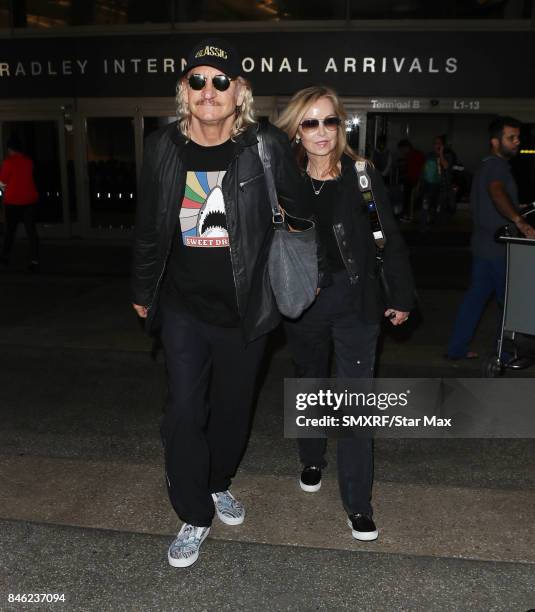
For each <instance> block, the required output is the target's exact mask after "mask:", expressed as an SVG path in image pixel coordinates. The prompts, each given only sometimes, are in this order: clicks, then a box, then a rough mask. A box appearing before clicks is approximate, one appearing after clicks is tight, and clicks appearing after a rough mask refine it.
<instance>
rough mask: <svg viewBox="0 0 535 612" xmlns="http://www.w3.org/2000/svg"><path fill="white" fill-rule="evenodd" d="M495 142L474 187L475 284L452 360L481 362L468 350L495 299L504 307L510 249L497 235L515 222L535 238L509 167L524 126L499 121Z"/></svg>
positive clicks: (493, 127) (494, 125)
mask: <svg viewBox="0 0 535 612" xmlns="http://www.w3.org/2000/svg"><path fill="white" fill-rule="evenodd" d="M489 136H490V155H489V156H487V157H485V158H484V159H483V161H482V162H481V164H480V166H479V168H478V169H477V171H476V174H475V176H474V180H473V183H472V191H471V195H470V200H471V204H472V217H473V225H474V231H473V234H472V280H471V283H470V287H469V289H468V291H467V292H466V294H465V296H464V299H463V301H462V303H461V305H460V307H459V311H458V313H457V319H456V321H455V325H454V328H453V333H452V335H451V337H450V341H449V344H448V354H447V356H448V357H449V358H450V359H463V358H466V359H476V358H477V357H478V354H477V353H475V352H473V351H470V350H468V344H469V342H470V341H471V340H472V337H473V335H474V332H475V329H476V326H477V324H478V322H479V319H480V318H481V314H482V312H483V309H484V307H485V305H486V303H487V301H488V299H489V298H490V297H491V295H492V294H495V295H496V299H497V301H498V303H499V305H500V306H503V301H504V295H505V246H504V245H503V244H500V243H497V242H496V241H495V239H494V235H495V233H496V230H498V229H499V228H500V227H501V226H502V225H504V224H505V223H508V222H512V223H514V224H515V225H516V227H517V228H518V230H519V231H520V233H521V234H523V235H524V236H526V237H528V238H535V230H534V229H533V228H532V227H531V226H530V225H529V224H528V223H527V222H526V221H524V219H523V218H522V217H521V216H520V215H519V213H518V211H517V207H518V190H517V186H516V183H515V180H514V178H513V175H512V174H511V169H510V167H509V160H510V159H512V158H513V157H514V156H515V155H516V154H517V153H518V149H519V146H520V122H519V121H517V120H516V119H513V118H512V117H497V118H496V119H494V120H493V121H492V122H491V124H490V126H489Z"/></svg>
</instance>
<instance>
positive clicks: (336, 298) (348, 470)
mask: <svg viewBox="0 0 535 612" xmlns="http://www.w3.org/2000/svg"><path fill="white" fill-rule="evenodd" d="M333 276H334V283H333V285H331V286H330V287H327V288H325V289H322V290H321V292H320V294H319V296H318V298H317V299H316V301H315V303H314V304H313V305H312V306H311V308H309V309H308V310H307V311H306V312H305V313H304V315H303V316H302V317H301V318H300V319H298V320H297V321H288V322H286V323H285V330H286V337H287V340H288V344H289V348H290V352H291V354H292V358H293V360H294V362H295V369H296V376H297V377H298V378H328V377H329V376H330V371H329V362H330V353H331V348H332V345H334V356H335V360H336V373H337V376H338V378H373V373H374V366H375V351H376V346H377V337H378V334H379V324H378V323H371V324H370V323H363V322H362V321H361V320H360V319H359V317H358V315H357V313H356V312H355V307H354V305H353V303H352V299H351V290H350V284H349V278H348V275H347V273H346V271H345V270H343V271H340V272H337V273H335V274H334V275H333ZM298 444H299V456H300V459H301V462H302V463H303V464H304V465H305V466H307V465H315V466H318V467H321V468H323V467H325V466H326V465H327V462H326V461H325V450H326V447H327V440H326V439H325V438H301V439H299V440H298ZM337 444H338V447H337V464H338V484H339V487H340V495H341V497H342V503H343V505H344V508H345V510H346V512H347V513H348V514H354V513H361V514H370V515H371V514H372V506H371V503H370V500H371V491H372V484H373V441H372V439H371V438H361V437H347V438H340V439H339V440H338V441H337Z"/></svg>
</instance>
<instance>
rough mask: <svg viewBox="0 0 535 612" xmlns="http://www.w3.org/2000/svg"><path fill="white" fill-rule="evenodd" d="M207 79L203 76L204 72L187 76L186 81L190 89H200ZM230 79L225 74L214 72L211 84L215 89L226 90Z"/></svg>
mask: <svg viewBox="0 0 535 612" xmlns="http://www.w3.org/2000/svg"><path fill="white" fill-rule="evenodd" d="M207 80H208V79H207V78H206V77H205V76H204V74H192V75H191V76H190V77H189V78H188V83H189V86H190V87H191V89H194V90H195V91H201V89H203V88H204V86H205V85H206V81H207ZM231 81H232V79H230V78H229V77H228V76H227V75H226V74H216V75H215V76H214V77H212V85H213V86H214V87H215V89H217V91H226V90H227V89H228V88H229V87H230V82H231Z"/></svg>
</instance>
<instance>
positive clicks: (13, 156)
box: [0, 134, 39, 272]
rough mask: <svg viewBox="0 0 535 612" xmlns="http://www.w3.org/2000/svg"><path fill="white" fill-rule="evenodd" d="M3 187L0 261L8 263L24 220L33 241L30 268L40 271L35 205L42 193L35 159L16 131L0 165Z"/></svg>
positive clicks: (28, 234)
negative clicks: (36, 179)
mask: <svg viewBox="0 0 535 612" xmlns="http://www.w3.org/2000/svg"><path fill="white" fill-rule="evenodd" d="M0 187H1V189H2V191H3V205H4V211H5V226H6V233H5V236H4V245H3V248H2V255H1V256H0V261H1V263H3V264H4V265H7V264H8V263H9V257H10V255H11V249H12V247H13V242H14V240H15V235H16V233H17V227H18V225H19V223H23V224H24V227H25V229H26V234H27V236H28V241H29V245H30V265H29V270H30V271H31V272H38V271H39V238H38V235H37V228H36V205H37V201H38V200H39V194H38V193H37V188H36V186H35V182H34V179H33V161H32V160H31V159H30V158H29V157H28V156H27V155H25V154H24V153H23V152H22V145H21V142H20V140H19V138H18V137H17V136H16V135H15V134H14V135H12V136H11V137H10V138H9V140H8V142H7V157H6V159H5V160H4V161H3V163H2V166H1V167H0Z"/></svg>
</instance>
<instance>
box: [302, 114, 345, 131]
mask: <svg viewBox="0 0 535 612" xmlns="http://www.w3.org/2000/svg"><path fill="white" fill-rule="evenodd" d="M320 123H323V127H324V128H325V129H326V130H336V128H337V127H338V126H339V125H340V124H341V123H342V120H341V119H340V117H325V119H305V120H304V121H301V123H300V124H299V125H300V126H301V129H302V130H303V132H313V131H314V130H317V129H318V128H319V126H320Z"/></svg>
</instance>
